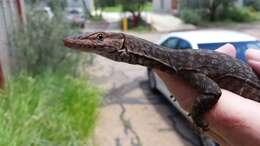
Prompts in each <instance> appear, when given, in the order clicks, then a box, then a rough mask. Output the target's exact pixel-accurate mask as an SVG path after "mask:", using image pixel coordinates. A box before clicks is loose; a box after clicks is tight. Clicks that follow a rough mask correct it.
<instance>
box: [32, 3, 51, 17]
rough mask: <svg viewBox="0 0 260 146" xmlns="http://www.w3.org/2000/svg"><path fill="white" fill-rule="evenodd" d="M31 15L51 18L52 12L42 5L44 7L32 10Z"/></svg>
mask: <svg viewBox="0 0 260 146" xmlns="http://www.w3.org/2000/svg"><path fill="white" fill-rule="evenodd" d="M33 15H39V16H44V17H47V18H48V19H50V20H51V19H52V18H53V16H54V14H53V12H52V10H51V8H50V7H48V6H44V7H37V8H36V9H34V10H33Z"/></svg>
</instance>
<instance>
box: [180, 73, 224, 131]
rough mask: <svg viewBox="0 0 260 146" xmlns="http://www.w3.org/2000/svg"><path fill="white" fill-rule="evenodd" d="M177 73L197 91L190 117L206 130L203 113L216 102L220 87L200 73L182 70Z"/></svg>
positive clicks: (219, 94)
mask: <svg viewBox="0 0 260 146" xmlns="http://www.w3.org/2000/svg"><path fill="white" fill-rule="evenodd" d="M179 74H180V75H181V76H182V77H183V78H184V80H186V81H188V82H189V83H190V85H191V86H192V87H194V88H195V89H197V90H198V92H199V95H198V97H196V100H195V101H194V103H193V105H192V111H191V117H192V120H193V122H194V123H195V125H196V126H198V127H200V128H202V129H203V130H206V129H207V127H208V125H207V124H206V123H205V122H203V120H202V119H203V115H204V114H205V113H206V112H208V111H209V110H211V109H212V107H213V106H214V105H215V104H216V103H217V101H218V99H219V97H220V96H221V89H220V87H219V86H218V84H217V83H216V82H214V81H213V80H211V79H210V78H209V77H207V76H206V75H204V74H202V73H196V72H190V71H182V72H180V73H179Z"/></svg>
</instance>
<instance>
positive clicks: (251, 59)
mask: <svg viewBox="0 0 260 146" xmlns="http://www.w3.org/2000/svg"><path fill="white" fill-rule="evenodd" d="M246 58H247V60H248V63H249V65H250V66H251V67H252V68H253V69H254V70H255V71H256V72H257V73H258V74H260V51H259V50H256V49H249V50H247V52H246Z"/></svg>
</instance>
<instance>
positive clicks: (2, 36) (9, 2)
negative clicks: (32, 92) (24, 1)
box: [0, 0, 18, 73]
mask: <svg viewBox="0 0 260 146" xmlns="http://www.w3.org/2000/svg"><path fill="white" fill-rule="evenodd" d="M17 20H18V13H17V7H16V0H0V61H1V63H2V66H3V69H4V72H5V73H8V72H10V71H11V65H12V62H11V57H12V56H13V49H12V48H11V45H10V39H11V35H12V30H13V29H14V28H15V25H16V24H17V22H18V21H17Z"/></svg>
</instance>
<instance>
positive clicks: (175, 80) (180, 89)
mask: <svg viewBox="0 0 260 146" xmlns="http://www.w3.org/2000/svg"><path fill="white" fill-rule="evenodd" d="M155 71H156V73H157V74H158V75H159V76H160V78H161V79H162V80H163V81H164V83H165V84H166V86H167V88H168V89H169V91H170V92H171V93H172V94H173V95H174V97H175V98H176V99H177V101H178V102H179V103H180V105H181V106H182V107H183V108H184V109H185V110H187V111H190V109H191V105H192V103H193V102H194V99H195V97H196V96H197V92H196V90H195V89H193V88H192V87H191V86H190V85H189V84H188V83H187V82H185V81H183V79H182V78H180V77H178V76H177V75H174V74H168V73H166V72H163V71H160V70H155Z"/></svg>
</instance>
